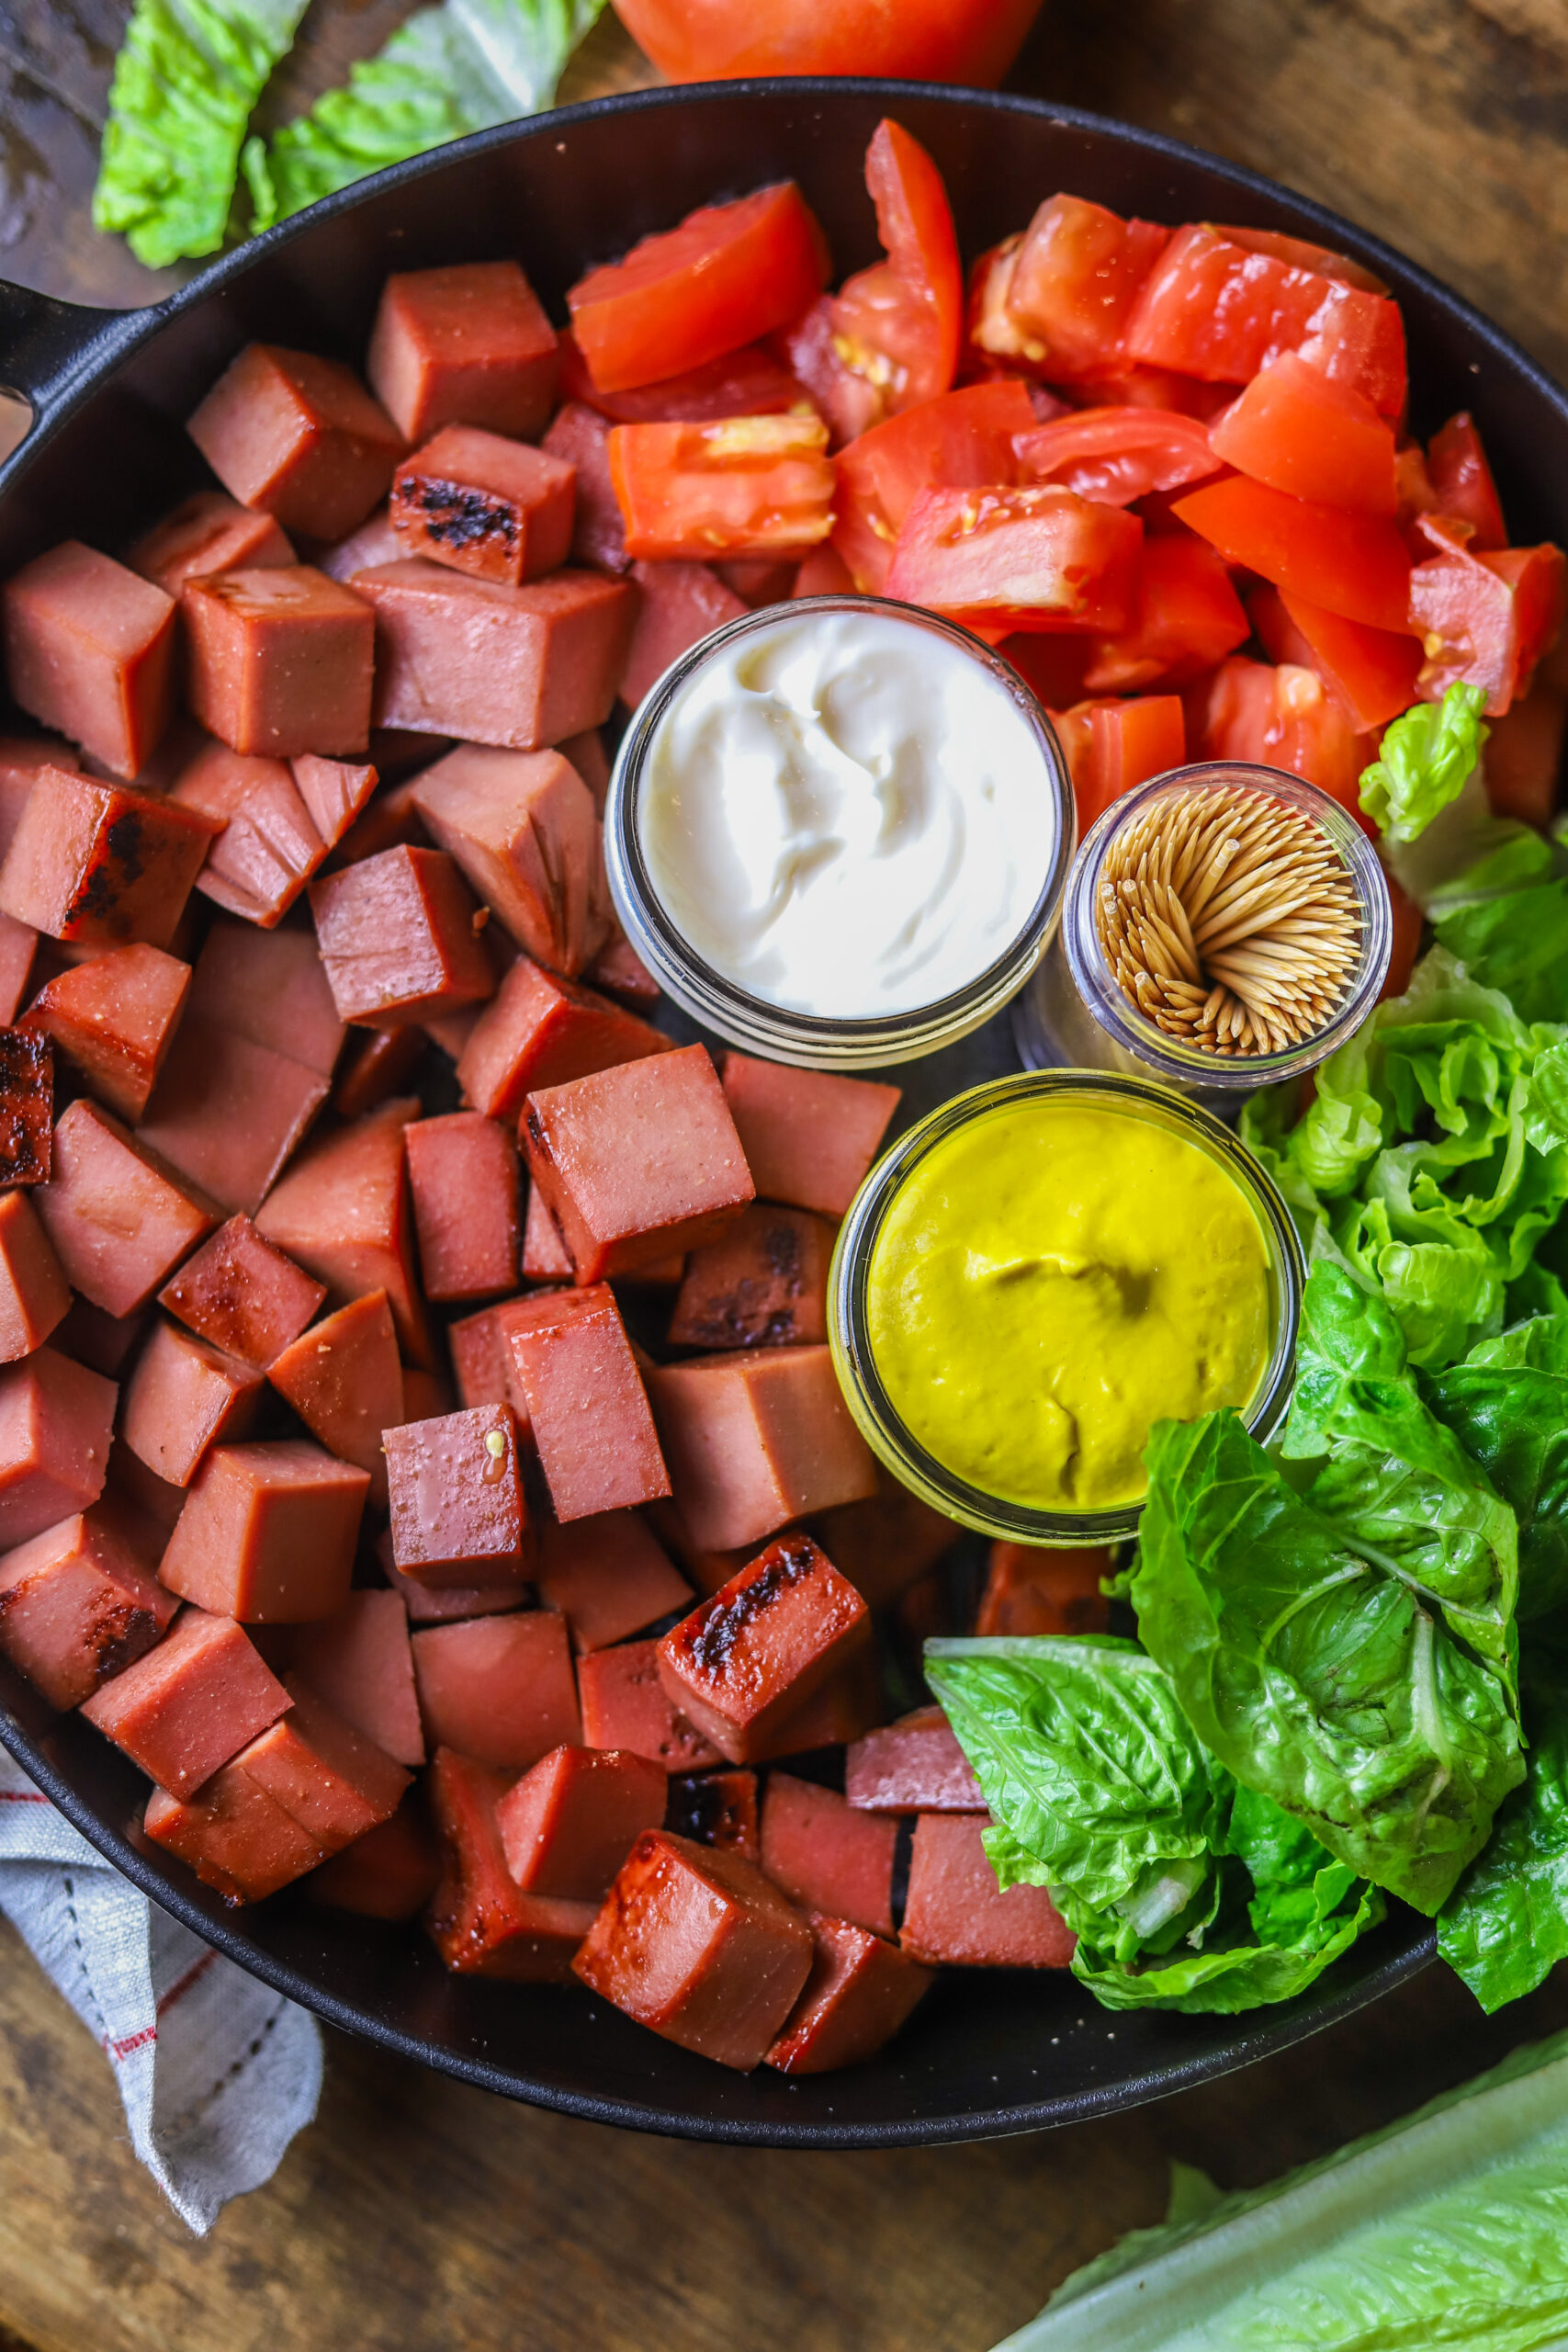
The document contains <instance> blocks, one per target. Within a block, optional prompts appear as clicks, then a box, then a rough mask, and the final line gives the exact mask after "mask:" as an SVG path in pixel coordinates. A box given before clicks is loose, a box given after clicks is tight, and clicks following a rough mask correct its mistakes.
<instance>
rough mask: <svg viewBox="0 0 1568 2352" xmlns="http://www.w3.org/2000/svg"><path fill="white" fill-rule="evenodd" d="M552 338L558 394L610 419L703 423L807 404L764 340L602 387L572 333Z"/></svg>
mask: <svg viewBox="0 0 1568 2352" xmlns="http://www.w3.org/2000/svg"><path fill="white" fill-rule="evenodd" d="M558 343H559V346H560V389H561V398H562V399H563V400H567V401H582V403H583V404H584V406H585V407H587V408H596V409H597V410H598V412H599V413H600V415H601V416H607V417H608V418H609V420H610V422H611V424H707V423H709V422H711V420H712V419H714V418H716V417H721V416H784V415H787V414H788V413H789V412H790V411H791V410H795V411H796V412H798V413H802V414H805V413H808V412H809V410H810V407H811V401H810V397H809V395H808V394H807V390H806V387H805V385H804V384H798V383H796V381H795V378H794V377H793V376H792V375H791V374H790V372H789V369H788V368H785V367H784V364H783V362H782V361H781V360H778V359H776V358H775V357H774V356H773V353H772V352H771V351H770V350H769V349H768V347H767V345H765V344H761V343H748V344H746V345H743V346H742V347H741V349H740V350H739V351H730V352H726V353H725V355H724V356H723V357H722V358H719V359H709V360H707V361H705V364H704V365H703V366H702V367H701V368H687V369H686V371H685V373H684V374H683V375H680V376H666V377H665V378H664V379H663V381H662V382H661V383H658V384H642V385H639V386H637V388H636V390H626V391H618V392H602V391H601V390H599V387H598V386H597V384H595V382H594V381H593V379H592V376H591V375H590V374H589V372H588V363H587V361H586V360H585V359H584V358H583V356H582V354H581V350H580V349H579V348H578V343H577V337H576V336H575V335H574V334H571V333H570V331H566V332H563V333H562V334H561V335H560V336H559V337H558Z"/></svg>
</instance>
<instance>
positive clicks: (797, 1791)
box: [762, 1772, 898, 1936]
mask: <svg viewBox="0 0 1568 2352" xmlns="http://www.w3.org/2000/svg"><path fill="white" fill-rule="evenodd" d="M897 1838H898V1826H897V1822H896V1821H894V1820H893V1819H892V1817H891V1816H890V1815H882V1814H875V1813H856V1812H853V1811H852V1810H851V1808H850V1806H849V1805H847V1804H845V1803H844V1800H843V1798H842V1797H841V1796H840V1794H839V1792H838V1791H837V1789H823V1788H818V1786H817V1785H816V1783H815V1782H814V1781H797V1780H796V1779H795V1777H794V1775H793V1774H792V1773H789V1772H771V1773H770V1774H769V1776H768V1785H767V1790H766V1792H765V1793H764V1795H763V1798H762V1868H763V1870H764V1871H766V1872H767V1874H768V1876H769V1877H770V1878H771V1879H772V1880H773V1884H774V1885H775V1886H777V1887H781V1888H782V1889H783V1891H784V1894H787V1895H788V1896H789V1898H790V1901H791V1902H792V1903H798V1904H800V1905H802V1906H803V1908H805V1909H806V1910H807V1911H827V1912H829V1913H831V1914H832V1916H833V1917H835V1918H840V1919H849V1920H851V1921H852V1922H853V1924H854V1925H855V1926H856V1927H858V1928H870V1930H871V1931H872V1933H873V1934H874V1935H878V1936H890V1935H891V1934H892V1933H893V1854H894V1849H895V1847H896V1845H897Z"/></svg>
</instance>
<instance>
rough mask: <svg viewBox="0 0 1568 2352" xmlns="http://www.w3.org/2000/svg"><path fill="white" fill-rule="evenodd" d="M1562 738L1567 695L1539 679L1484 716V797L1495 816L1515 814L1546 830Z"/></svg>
mask: <svg viewBox="0 0 1568 2352" xmlns="http://www.w3.org/2000/svg"><path fill="white" fill-rule="evenodd" d="M1565 738H1568V701H1565V700H1564V699H1563V697H1562V695H1560V694H1554V693H1553V692H1552V690H1551V687H1550V686H1547V685H1545V684H1542V683H1541V682H1540V680H1538V681H1537V683H1536V684H1534V685H1533V686H1532V687H1531V688H1530V691H1529V694H1528V695H1526V696H1525V698H1524V700H1523V702H1517V703H1515V705H1514V707H1513V708H1512V709H1511V710H1508V711H1506V712H1505V713H1504V715H1503V717H1502V718H1498V719H1494V720H1490V721H1489V722H1488V733H1487V739H1486V761H1485V771H1486V797H1487V799H1488V800H1489V801H1490V802H1491V804H1492V813H1493V815H1494V816H1495V817H1519V818H1522V819H1523V820H1524V822H1525V823H1526V824H1527V825H1537V826H1539V827H1540V831H1542V832H1545V831H1546V830H1547V827H1548V826H1549V825H1550V824H1551V820H1552V818H1553V817H1554V816H1555V815H1556V813H1557V794H1558V784H1559V780H1560V778H1561V776H1562V750H1563V743H1564V740H1565Z"/></svg>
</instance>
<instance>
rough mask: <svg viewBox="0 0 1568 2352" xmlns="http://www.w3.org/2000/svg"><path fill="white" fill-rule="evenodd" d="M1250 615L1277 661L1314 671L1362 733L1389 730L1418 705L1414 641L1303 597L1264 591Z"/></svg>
mask: <svg viewBox="0 0 1568 2352" xmlns="http://www.w3.org/2000/svg"><path fill="white" fill-rule="evenodd" d="M1247 615H1248V617H1249V618H1250V620H1251V622H1252V626H1253V628H1255V629H1256V631H1257V632H1258V636H1259V637H1260V638H1261V639H1262V640H1263V642H1264V644H1265V645H1266V646H1267V647H1268V649H1269V652H1270V653H1271V654H1272V655H1273V657H1274V659H1275V661H1276V662H1296V663H1297V664H1298V665H1300V666H1301V667H1303V668H1304V669H1308V670H1315V671H1316V673H1317V674H1318V676H1319V677H1320V678H1321V679H1322V680H1323V683H1324V684H1325V686H1326V687H1327V688H1328V691H1329V693H1330V694H1331V695H1335V696H1336V697H1337V700H1338V701H1339V703H1340V704H1341V705H1342V706H1343V707H1344V709H1345V712H1346V715H1347V717H1348V718H1349V721H1350V724H1351V725H1352V726H1353V727H1354V728H1356V729H1359V731H1361V732H1367V731H1370V730H1371V729H1372V728H1375V727H1383V726H1386V725H1387V723H1388V721H1389V720H1390V719H1391V718H1397V717H1398V716H1399V713H1400V712H1401V711H1402V710H1408V709H1409V707H1410V706H1411V704H1412V703H1413V702H1414V701H1415V700H1416V674H1417V673H1418V672H1419V670H1420V667H1421V647H1420V643H1419V641H1418V639H1416V638H1414V637H1404V636H1399V635H1396V634H1395V633H1394V632H1393V630H1391V629H1381V628H1367V627H1366V626H1365V624H1364V623H1363V622H1361V621H1348V620H1346V619H1345V618H1344V617H1343V616H1342V615H1340V614H1338V613H1325V611H1324V609H1323V607H1322V605H1312V604H1309V603H1308V602H1307V601H1306V599H1305V597H1304V596H1286V595H1282V594H1280V590H1279V589H1278V588H1262V589H1259V590H1258V594H1256V595H1253V596H1249V597H1248V598H1247Z"/></svg>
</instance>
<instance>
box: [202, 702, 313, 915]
mask: <svg viewBox="0 0 1568 2352" xmlns="http://www.w3.org/2000/svg"><path fill="white" fill-rule="evenodd" d="M170 798H171V799H172V800H173V802H174V803H175V806H176V807H177V808H181V809H197V810H198V811H199V813H200V814H201V815H202V816H204V817H210V818H211V820H212V821H213V822H214V824H218V825H221V827H222V829H223V830H222V831H221V832H220V833H219V834H218V836H217V838H216V839H215V840H214V842H213V843H212V846H211V848H210V849H209V851H208V853H207V862H206V864H205V865H203V867H202V869H201V872H200V873H199V874H198V875H197V877H196V887H197V889H198V890H199V891H200V892H201V894H202V896H203V897H204V898H207V899H211V900H212V901H213V903H214V905H215V906H220V907H223V908H226V909H227V910H228V911H229V913H231V914H233V915H239V916H241V917H242V918H243V920H244V921H245V922H252V923H259V924H260V925H261V927H262V929H263V930H264V931H271V930H272V929H273V928H274V926H275V925H276V924H277V923H278V922H281V921H282V919H283V917H284V916H285V915H286V914H287V913H288V910H289V908H290V907H291V906H292V905H293V904H294V901H295V899H297V898H298V897H299V893H300V891H301V890H302V889H303V888H304V887H305V885H306V883H307V882H308V881H309V880H310V876H311V875H312V874H314V872H315V871H316V868H317V867H318V866H319V865H321V860H322V859H323V858H324V857H325V855H326V854H327V849H326V843H325V842H323V841H322V839H321V835H320V833H319V832H318V831H316V828H315V826H314V825H313V824H312V822H311V821H310V811H309V810H308V809H307V808H306V806H305V802H304V799H303V797H302V796H301V794H300V791H299V786H298V785H297V784H296V783H295V781H294V774H293V770H292V769H291V768H290V767H289V765H288V761H287V760H273V759H261V758H257V757H256V756H255V755H254V753H251V752H231V751H230V749H229V748H228V746H227V744H224V743H214V742H211V741H209V742H207V743H205V744H204V745H203V747H202V749H201V750H200V751H199V752H197V755H196V757H195V759H194V760H192V761H191V762H190V763H188V765H186V767H184V768H182V770H181V771H180V774H179V775H178V776H176V778H175V784H174V787H173V790H172V792H171V794H170Z"/></svg>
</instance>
